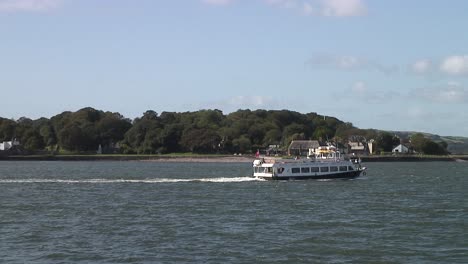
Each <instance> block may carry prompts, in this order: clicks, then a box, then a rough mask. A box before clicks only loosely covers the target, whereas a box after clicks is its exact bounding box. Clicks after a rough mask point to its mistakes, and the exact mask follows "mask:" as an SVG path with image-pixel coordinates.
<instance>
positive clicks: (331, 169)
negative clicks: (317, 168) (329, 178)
mask: <svg viewBox="0 0 468 264" xmlns="http://www.w3.org/2000/svg"><path fill="white" fill-rule="evenodd" d="M330 171H338V167H336V166H332V167H330Z"/></svg>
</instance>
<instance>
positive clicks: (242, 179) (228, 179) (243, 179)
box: [0, 177, 264, 184]
mask: <svg viewBox="0 0 468 264" xmlns="http://www.w3.org/2000/svg"><path fill="white" fill-rule="evenodd" d="M251 181H264V180H262V179H257V178H253V177H233V178H232V177H220V178H197V179H171V178H159V179H83V180H71V179H70V180H68V179H1V180H0V184H2V183H68V184H80V183H94V184H96V183H97V184H106V183H107V184H109V183H177V182H221V183H223V182H251Z"/></svg>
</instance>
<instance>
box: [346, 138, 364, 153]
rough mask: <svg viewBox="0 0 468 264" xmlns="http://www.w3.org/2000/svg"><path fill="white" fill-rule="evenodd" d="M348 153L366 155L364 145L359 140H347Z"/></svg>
mask: <svg viewBox="0 0 468 264" xmlns="http://www.w3.org/2000/svg"><path fill="white" fill-rule="evenodd" d="M348 153H354V154H356V155H359V154H360V155H366V154H367V153H368V152H367V148H366V145H365V144H364V143H362V142H359V141H348Z"/></svg>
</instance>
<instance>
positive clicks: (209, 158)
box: [0, 154, 468, 163]
mask: <svg viewBox="0 0 468 264" xmlns="http://www.w3.org/2000/svg"><path fill="white" fill-rule="evenodd" d="M254 159H255V157H254V156H249V155H246V156H233V155H117V154H116V155H23V156H18V155H15V156H0V161H142V162H196V163H202V162H206V163H207V162H215V163H235V162H241V163H251V162H252V161H253V160H254ZM361 160H362V162H430V161H449V162H468V155H459V156H364V157H361Z"/></svg>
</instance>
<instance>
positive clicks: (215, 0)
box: [202, 0, 234, 6]
mask: <svg viewBox="0 0 468 264" xmlns="http://www.w3.org/2000/svg"><path fill="white" fill-rule="evenodd" d="M202 2H203V3H205V4H209V5H219V6H221V5H228V4H230V3H232V2H234V0H202Z"/></svg>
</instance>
